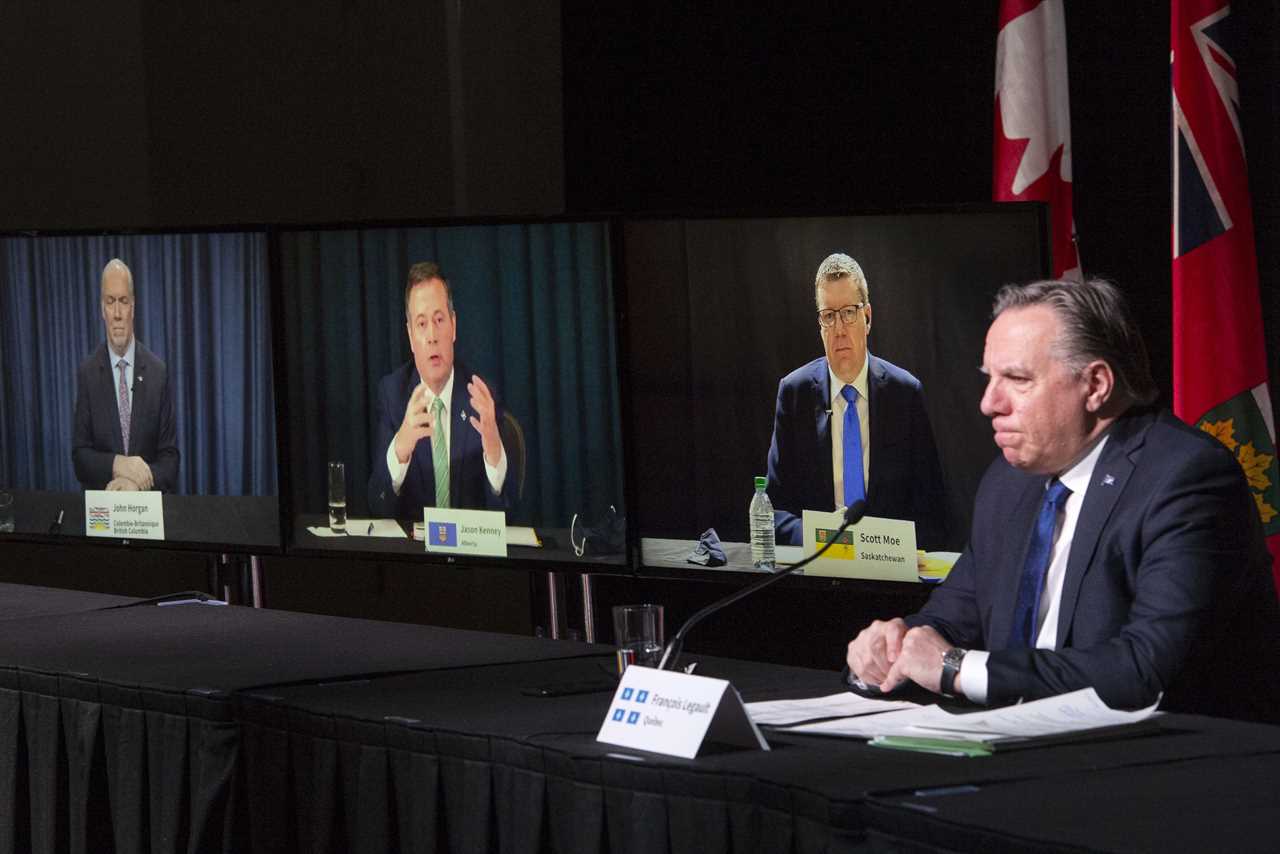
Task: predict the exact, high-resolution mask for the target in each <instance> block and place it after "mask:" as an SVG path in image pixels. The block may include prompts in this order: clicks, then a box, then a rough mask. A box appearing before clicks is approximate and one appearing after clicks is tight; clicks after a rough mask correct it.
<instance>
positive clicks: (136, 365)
mask: <svg viewBox="0 0 1280 854" xmlns="http://www.w3.org/2000/svg"><path fill="white" fill-rule="evenodd" d="M134 343H135V345H136V346H135V347H134V349H133V405H132V406H130V407H129V438H130V439H132V440H133V442H134V447H138V444H137V442H138V439H139V438H140V437H139V436H138V434H137V431H136V430H135V429H134V426H135V425H141V424H143V423H145V421H144V419H141V418H138V410H139V409H141V408H143V407H145V406H146V403H147V391H146V390H147V388H148V386H147V384H146V383H145V382H143V380H144V379H146V376H147V369H146V365H148V364H149V363H150V360H149V359H144V358H143V357H142V343H141V342H137V341H135V342H134Z"/></svg>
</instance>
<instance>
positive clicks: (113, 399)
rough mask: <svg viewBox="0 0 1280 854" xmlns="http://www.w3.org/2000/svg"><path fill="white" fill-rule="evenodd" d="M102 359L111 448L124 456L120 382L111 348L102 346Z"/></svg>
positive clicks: (100, 363) (102, 386)
mask: <svg viewBox="0 0 1280 854" xmlns="http://www.w3.org/2000/svg"><path fill="white" fill-rule="evenodd" d="M101 352H102V358H101V359H100V360H99V362H98V366H99V369H100V371H101V376H102V378H103V382H102V383H101V384H100V385H99V388H104V389H108V391H107V404H108V406H109V407H110V412H111V447H112V450H114V451H115V452H116V453H117V454H124V433H122V432H121V431H120V401H119V397H120V391H119V385H120V380H119V378H118V377H117V376H116V370H115V367H114V366H113V365H112V363H111V355H112V354H111V348H110V347H108V346H107V345H106V344H103V345H102V349H101Z"/></svg>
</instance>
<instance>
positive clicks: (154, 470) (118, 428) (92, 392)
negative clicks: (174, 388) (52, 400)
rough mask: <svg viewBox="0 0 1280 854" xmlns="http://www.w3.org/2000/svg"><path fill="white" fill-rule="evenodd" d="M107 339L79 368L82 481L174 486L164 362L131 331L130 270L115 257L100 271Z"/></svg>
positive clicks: (77, 438) (76, 454)
mask: <svg viewBox="0 0 1280 854" xmlns="http://www.w3.org/2000/svg"><path fill="white" fill-rule="evenodd" d="M101 303H102V305H101V307H102V322H103V324H104V325H105V327H106V332H107V340H106V342H105V343H103V344H102V345H101V346H99V347H98V349H97V350H95V351H94V352H93V355H91V356H89V358H87V359H85V360H84V361H83V362H81V363H80V368H79V370H78V371H77V372H76V408H75V423H74V424H73V425H72V446H71V460H72V463H73V464H74V466H75V470H76V478H77V479H78V480H79V481H80V484H81V485H82V486H83V487H84V488H85V489H110V490H147V489H158V490H160V491H161V492H173V490H174V489H175V488H177V485H178V444H177V429H176V427H175V422H174V417H173V395H172V394H171V392H170V389H169V371H168V369H167V368H166V367H165V364H164V362H162V361H160V359H159V358H157V357H156V355H155V354H154V353H152V352H151V351H150V350H148V349H147V348H146V347H144V346H142V342H141V341H139V340H138V339H136V338H134V337H133V317H134V292H133V274H132V273H131V272H129V268H128V267H127V266H125V264H124V262H123V261H120V260H119V259H112V260H111V261H109V262H107V266H106V267H105V268H104V269H103V271H102V286H101Z"/></svg>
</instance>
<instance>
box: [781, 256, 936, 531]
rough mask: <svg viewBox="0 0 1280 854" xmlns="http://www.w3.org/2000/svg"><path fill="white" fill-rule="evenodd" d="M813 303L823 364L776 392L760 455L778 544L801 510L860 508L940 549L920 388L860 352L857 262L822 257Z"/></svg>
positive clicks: (861, 291)
mask: <svg viewBox="0 0 1280 854" xmlns="http://www.w3.org/2000/svg"><path fill="white" fill-rule="evenodd" d="M814 296H815V299H816V301H817V309H818V311H817V321H818V333H819V335H820V336H821V338H822V346H823V349H824V350H825V351H826V355H825V356H822V357H819V358H817V359H814V360H813V361H812V362H810V363H809V364H807V365H804V366H803V367H800V368H797V369H796V370H794V371H792V372H791V373H790V374H788V375H787V376H785V377H783V379H782V382H780V383H779V384H778V402H777V409H776V411H775V414H774V419H773V441H772V442H771V443H770V446H769V498H770V500H772V501H773V507H774V522H775V527H776V531H777V540H778V542H779V543H783V544H789V545H799V544H801V543H802V542H803V539H804V532H803V530H802V528H801V524H800V516H801V513H802V511H804V510H823V511H830V510H833V509H836V508H842V507H847V506H849V505H851V504H853V502H854V501H857V500H865V501H866V502H867V515H870V516H880V517H885V518H890V519H906V520H909V521H911V522H914V523H915V524H916V539H917V542H918V543H919V544H920V545H921V546H922V547H929V548H940V547H942V546H945V545H946V509H945V502H944V499H943V487H942V470H941V467H940V466H939V464H938V451H937V447H936V445H935V444H934V440H933V431H932V430H931V429H930V427H929V416H928V415H927V414H926V413H925V409H924V397H923V394H922V393H921V389H920V381H919V380H917V379H916V378H915V377H914V376H912V375H911V374H909V373H908V372H906V371H904V370H902V369H901V368H899V367H897V366H896V365H893V364H891V363H889V362H886V361H885V360H884V359H880V358H877V357H876V356H873V355H872V354H871V353H869V352H868V351H867V337H868V336H869V335H870V334H871V298H870V293H869V290H868V287H867V279H866V276H864V275H863V273H862V268H861V267H859V266H858V262H857V261H855V260H853V259H852V258H850V257H849V256H848V255H843V254H840V253H836V254H834V255H831V256H829V257H828V258H826V260H824V261H823V262H822V264H821V265H820V266H819V267H818V274H817V277H816V281H815V285H814Z"/></svg>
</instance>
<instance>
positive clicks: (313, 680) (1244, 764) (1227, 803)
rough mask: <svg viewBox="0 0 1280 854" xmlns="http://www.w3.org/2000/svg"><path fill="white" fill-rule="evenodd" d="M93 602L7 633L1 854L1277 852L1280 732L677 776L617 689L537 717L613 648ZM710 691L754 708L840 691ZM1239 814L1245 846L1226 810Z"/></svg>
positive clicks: (806, 687)
mask: <svg viewBox="0 0 1280 854" xmlns="http://www.w3.org/2000/svg"><path fill="white" fill-rule="evenodd" d="M2 592H3V590H2V589H0V593H2ZM49 595H50V597H52V598H58V597H59V596H61V595H62V594H61V593H60V592H57V591H55V592H53V593H50V594H49ZM40 599H41V596H40V595H39V594H37V593H30V595H29V596H28V597H27V606H25V607H28V608H30V609H32V611H31V613H32V614H39V611H40V609H41V608H42V607H46V606H41V605H40V604H39V600H40ZM90 604H92V603H90V602H88V601H84V602H81V603H79V604H77V603H75V602H72V601H70V600H68V599H65V598H64V599H63V600H62V605H61V606H57V607H55V605H54V604H52V603H50V604H49V605H48V606H47V609H46V610H47V612H46V613H44V614H42V615H34V616H21V615H20V614H18V612H17V611H14V612H12V613H11V614H10V615H9V618H8V619H0V854H8V852H11V851H37V852H46V851H47V852H55V851H57V852H61V851H71V852H81V851H97V850H103V849H114V850H116V851H128V852H133V851H138V852H141V851H154V852H167V851H175V852H176V851H228V852H231V851H237V852H238V851H258V852H294V851H297V852H324V851H347V850H354V851H366V850H367V851H383V850H399V851H429V850H456V851H499V852H535V851H542V850H555V851H563V852H579V851H583V852H586V851H598V850H605V849H607V850H610V851H613V852H619V854H626V852H632V851H634V852H648V851H666V850H670V851H682V852H683V851H692V852H697V854H718V852H730V851H733V852H738V851H795V852H819V851H822V852H829V851H842V850H851V849H855V848H859V847H862V846H865V845H866V844H868V843H869V842H871V843H874V842H877V841H879V842H883V843H885V844H887V845H892V846H899V845H901V846H912V845H923V846H930V845H941V846H942V847H955V848H958V849H961V850H963V849H966V848H972V847H989V845H995V844H996V843H999V844H1005V843H1006V842H1007V841H1008V840H1009V839H1012V840H1014V841H1013V843H1011V844H1012V846H1013V847H1019V846H1023V845H1026V846H1033V845H1034V846H1041V845H1042V846H1044V847H1046V848H1052V847H1054V846H1062V845H1083V846H1090V847H1099V848H1104V849H1109V848H1114V849H1115V850H1142V849H1143V848H1144V847H1147V846H1145V845H1144V844H1143V843H1142V840H1144V839H1150V840H1151V846H1150V847H1151V848H1157V847H1159V846H1160V845H1162V844H1165V843H1170V842H1176V841H1177V840H1179V839H1185V840H1216V839H1225V840H1228V842H1229V843H1231V845H1233V846H1234V845H1236V844H1237V843H1238V844H1241V845H1245V844H1250V840H1251V839H1258V840H1261V843H1262V844H1264V845H1269V843H1270V842H1271V840H1270V839H1269V838H1268V837H1251V836H1250V835H1249V834H1252V833H1255V832H1261V829H1262V828H1264V827H1269V826H1273V825H1274V824H1275V822H1276V819H1277V818H1280V808H1278V807H1280V804H1277V803H1276V798H1275V797H1274V796H1272V795H1271V794H1270V791H1271V788H1270V782H1271V780H1273V779H1274V774H1275V772H1276V771H1277V770H1280V764H1277V762H1276V757H1278V756H1280V727H1270V726H1262V725H1256V724H1247V723H1238V722H1233V721H1227V720H1216V719H1210V718H1201V717H1192V716H1182V715H1170V716H1166V717H1165V718H1163V719H1162V732H1160V733H1158V734H1156V735H1147V736H1143V737H1134V738H1128V739H1124V740H1117V741H1110V742H1096V743H1079V744H1064V745H1058V746H1054V747H1044V748H1039V749H1033V750H1023V751H1016V752H1010V753H1007V754H997V755H996V756H993V757H990V758H985V759H956V758H950V757H940V756H929V755H920V754H912V753H904V752H897V751H889V750H881V749H876V748H873V747H870V746H867V745H866V744H863V743H861V742H857V741H850V740H845V739H834V738H822V737H815V736H801V735H788V734H785V733H784V734H779V733H771V734H770V736H769V739H770V743H771V744H772V745H773V747H774V749H773V750H772V751H769V752H763V751H744V750H734V751H724V752H715V751H713V752H710V753H708V754H707V755H704V756H702V757H700V758H698V759H695V760H682V759H674V758H670V757H662V756H656V755H650V754H638V753H636V752H635V751H630V750H626V749H619V748H616V747H613V746H610V745H604V744H598V743H596V741H595V734H596V732H597V730H598V729H599V726H600V722H601V721H602V720H603V717H604V714H605V711H606V709H607V707H608V702H609V697H610V693H611V692H610V691H609V690H608V688H607V687H606V688H605V689H604V690H601V691H598V692H596V693H590V694H581V695H576V696H567V697H555V698H540V697H533V696H527V695H526V694H524V693H522V689H524V688H528V687H530V686H535V685H545V684H549V683H560V682H569V681H577V680H581V679H599V678H602V677H603V676H604V675H605V674H606V673H607V672H608V670H609V666H610V664H611V660H612V658H611V655H610V654H609V652H610V651H609V650H608V648H607V647H600V646H595V645H587V644H575V643H568V642H555V641H546V640H539V639H534V638H520V637H511V636H502V635H493V634H487V633H482V632H463V631H455V630H446V629H438V628H431V627H422V626H411V625H399V624H388V623H378V622H372V621H365V620H351V619H343V618H335V617H321V616H314V615H306V614H290V613H284V612H274V611H263V610H254V609H246V608H235V607H217V606H206V605H183V606H168V607H161V606H155V605H137V606H133V607H122V608H108V609H105V610H96V611H88V612H80V613H72V612H63V613H56V611H57V610H58V608H59V607H61V608H66V607H70V608H79V607H81V606H82V605H90ZM18 610H20V609H18ZM698 672H699V673H700V674H704V675H710V676H719V677H722V678H727V679H729V680H730V681H732V682H733V684H734V685H735V686H736V687H737V688H738V689H739V690H740V691H741V692H742V694H743V696H744V698H745V699H746V700H748V701H751V700H758V699H774V698H778V697H782V696H787V697H797V696H816V695H820V694H827V693H831V692H833V691H834V690H836V686H837V682H836V674H835V673H834V672H825V671H816V670H802V669H796V668H788V667H780V666H772V665H760V664H753V663H749V662H741V661H731V660H717V659H703V660H702V661H701V662H700V665H699V668H698ZM957 787H963V788H957ZM939 790H942V791H948V792H952V793H953V794H951V795H947V796H941V797H940V796H939V795H938V794H937V793H938V792H939ZM975 790H976V791H975ZM922 792H924V793H927V794H921V793H922ZM1134 792H1137V793H1138V794H1137V795H1136V796H1133V797H1129V798H1128V799H1127V800H1126V798H1125V796H1126V795H1128V794H1129V793H1134ZM1162 792H1163V793H1165V794H1166V795H1167V797H1164V798H1162V797H1161V793H1162ZM970 796H972V797H970ZM952 798H954V799H955V800H951V799H952ZM962 799H966V800H962ZM1169 799H1173V800H1172V801H1170V802H1174V803H1177V804H1178V809H1177V810H1176V811H1174V813H1175V814H1172V815H1171V816H1169V817H1168V819H1167V820H1168V821H1169V822H1170V826H1169V827H1168V828H1164V827H1157V826H1156V825H1157V824H1158V823H1159V821H1160V820H1161V818H1162V813H1161V803H1162V800H1166V801H1167V800H1169ZM1010 804H1019V805H1023V806H1024V807H1025V812H1024V813H1023V814H1011V812H1010V810H1009V805H1010ZM1193 804H1204V805H1205V808H1204V809H1199V810H1196V809H1192V808H1191V805H1193ZM1238 808H1242V809H1244V810H1246V811H1248V815H1247V817H1246V819H1242V820H1241V822H1240V827H1239V829H1238V830H1232V831H1229V832H1227V833H1225V835H1224V834H1223V832H1222V831H1220V830H1219V829H1218V824H1217V822H1218V821H1219V819H1218V818H1217V817H1216V815H1215V813H1214V810H1228V811H1230V810H1234V809H1238ZM929 810H933V812H930V811H929ZM1095 816H1096V817H1097V818H1095ZM931 817H932V818H933V819H936V821H931V820H929V819H930V818H931ZM1130 820H1132V825H1131V827H1132V828H1133V830H1132V831H1130V830H1129V829H1126V827H1125V826H1118V827H1116V828H1112V827H1111V826H1110V825H1108V824H1106V822H1112V823H1123V822H1128V821H1130ZM1093 821H1097V822H1101V823H1102V824H1100V825H1099V827H1098V828H1096V829H1091V828H1090V827H1088V824H1089V823H1090V822H1093ZM1077 825H1078V826H1077ZM1095 830H1096V832H1095ZM1144 834H1145V835H1144ZM1134 840H1137V841H1136V842H1135V841H1134Z"/></svg>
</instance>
